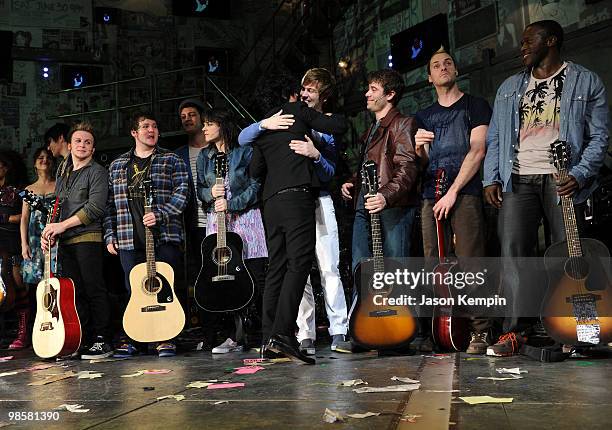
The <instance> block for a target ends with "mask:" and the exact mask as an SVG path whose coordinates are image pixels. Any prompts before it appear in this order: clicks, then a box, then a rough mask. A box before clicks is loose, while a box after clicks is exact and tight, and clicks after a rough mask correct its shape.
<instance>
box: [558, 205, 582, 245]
mask: <svg viewBox="0 0 612 430" xmlns="http://www.w3.org/2000/svg"><path fill="white" fill-rule="evenodd" d="M561 208H562V209H563V221H564V224H565V234H566V235H567V251H568V255H569V256H570V257H582V246H581V245H580V235H579V234H578V224H577V223H576V211H575V210H574V202H573V201H572V198H571V197H569V196H561Z"/></svg>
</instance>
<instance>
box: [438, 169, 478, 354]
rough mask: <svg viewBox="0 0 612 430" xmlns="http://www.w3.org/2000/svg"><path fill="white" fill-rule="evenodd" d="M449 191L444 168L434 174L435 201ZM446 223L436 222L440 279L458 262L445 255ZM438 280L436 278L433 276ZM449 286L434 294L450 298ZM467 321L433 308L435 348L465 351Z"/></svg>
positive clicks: (441, 286) (447, 310)
mask: <svg viewBox="0 0 612 430" xmlns="http://www.w3.org/2000/svg"><path fill="white" fill-rule="evenodd" d="M446 191H448V178H447V176H446V172H445V170H444V169H438V170H437V171H436V191H435V201H436V203H437V202H438V201H440V199H441V198H442V197H444V195H445V194H446ZM445 233H446V221H445V220H439V219H436V235H437V238H438V259H439V260H438V261H439V262H438V265H437V266H436V267H435V269H434V272H435V273H440V274H441V275H442V276H441V277H440V279H445V275H446V273H449V272H451V271H453V269H454V268H455V267H456V266H457V261H456V260H453V259H451V258H449V257H448V256H447V255H446V254H447V252H446V241H445V238H446V234H445ZM436 279H437V277H436ZM451 288H453V287H452V285H445V284H444V283H437V282H436V283H435V285H434V294H435V296H436V297H439V298H445V299H446V298H451V297H453V294H452V291H451ZM468 323H469V321H468V320H467V319H466V318H461V317H457V316H453V307H452V306H448V305H445V306H442V305H436V306H434V308H433V316H432V318H431V334H432V337H433V341H434V342H435V344H436V345H438V347H440V348H441V349H444V350H446V351H465V350H466V348H467V347H468V345H469V343H470V332H469V325H468Z"/></svg>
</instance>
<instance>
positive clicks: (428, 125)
mask: <svg viewBox="0 0 612 430" xmlns="http://www.w3.org/2000/svg"><path fill="white" fill-rule="evenodd" d="M427 73H428V75H429V82H431V83H432V84H433V86H434V88H435V89H436V94H437V96H438V99H437V101H436V102H435V103H433V104H432V105H431V106H429V107H427V108H426V109H423V110H421V111H419V112H418V113H417V114H416V117H417V121H418V123H419V129H418V131H417V133H416V135H415V143H416V153H417V155H419V157H420V159H421V162H422V164H423V165H424V176H423V205H422V209H421V219H422V229H423V251H424V255H425V258H427V257H438V242H437V234H436V219H438V220H445V221H446V223H445V224H446V226H447V230H448V231H449V235H448V237H449V238H451V237H453V235H454V237H455V241H452V240H447V241H446V243H447V244H448V245H454V254H455V255H456V256H457V257H484V254H485V249H484V245H485V240H484V236H485V235H484V232H485V228H484V215H483V206H482V191H481V189H482V185H481V181H480V175H479V171H480V166H481V163H482V160H483V159H484V156H485V137H486V134H487V128H488V124H489V121H490V119H491V108H490V107H489V104H488V103H487V102H486V101H485V100H484V99H481V98H479V97H474V96H471V95H469V94H465V93H463V92H461V90H459V87H458V86H457V82H456V79H457V75H458V72H457V68H456V67H455V62H454V60H453V58H452V56H451V55H449V54H448V53H447V52H446V51H444V49H443V48H441V49H440V50H438V51H437V52H436V53H434V54H433V56H432V57H431V59H430V60H429V63H428V65H427ZM440 169H444V172H445V173H446V176H447V184H448V191H447V192H446V194H444V196H442V197H441V198H440V199H439V200H438V201H437V202H436V201H435V191H436V175H437V173H438V172H439V170H440ZM453 242H454V243H453ZM448 245H447V247H448ZM445 251H446V255H447V256H448V254H449V251H450V250H445ZM489 326H490V324H489V319H486V318H473V319H472V329H473V330H474V333H473V334H472V338H471V341H470V345H469V347H468V349H467V352H468V353H472V354H484V353H485V352H486V348H487V346H488V339H487V334H486V333H487V331H488V329H489Z"/></svg>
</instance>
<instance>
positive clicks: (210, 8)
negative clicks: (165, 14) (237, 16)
mask: <svg viewBox="0 0 612 430" xmlns="http://www.w3.org/2000/svg"><path fill="white" fill-rule="evenodd" d="M172 14H173V15H178V16H195V17H208V18H218V19H230V18H231V15H230V0H173V1H172Z"/></svg>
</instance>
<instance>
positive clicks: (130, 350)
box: [113, 342, 138, 358]
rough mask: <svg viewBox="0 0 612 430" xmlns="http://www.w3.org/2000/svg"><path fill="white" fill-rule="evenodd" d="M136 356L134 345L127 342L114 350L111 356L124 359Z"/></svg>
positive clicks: (136, 351)
mask: <svg viewBox="0 0 612 430" xmlns="http://www.w3.org/2000/svg"><path fill="white" fill-rule="evenodd" d="M136 354H138V349H137V348H136V347H135V346H134V345H132V344H131V343H129V342H123V343H122V344H120V345H119V346H118V347H117V348H115V353H114V354H113V357H117V358H126V357H132V356H134V355H136Z"/></svg>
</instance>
